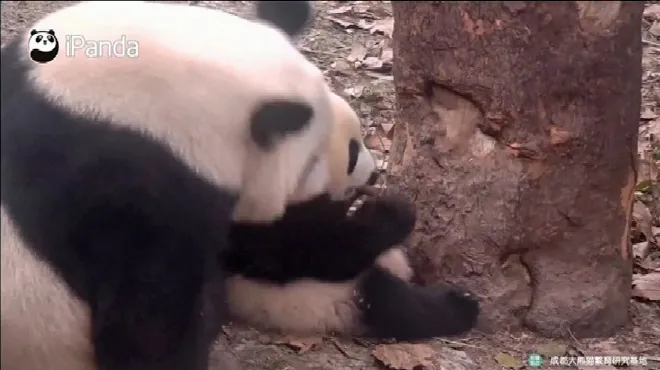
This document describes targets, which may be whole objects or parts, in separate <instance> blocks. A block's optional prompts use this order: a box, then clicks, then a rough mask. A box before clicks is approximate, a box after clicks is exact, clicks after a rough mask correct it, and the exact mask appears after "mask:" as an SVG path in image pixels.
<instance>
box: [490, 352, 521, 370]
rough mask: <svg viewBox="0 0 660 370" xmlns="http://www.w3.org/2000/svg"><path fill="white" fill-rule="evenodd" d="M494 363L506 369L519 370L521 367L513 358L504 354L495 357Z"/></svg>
mask: <svg viewBox="0 0 660 370" xmlns="http://www.w3.org/2000/svg"><path fill="white" fill-rule="evenodd" d="M495 361H497V363H498V364H500V365H501V366H503V367H505V368H507V369H520V368H521V367H522V366H523V365H522V364H521V363H520V361H518V360H516V358H515V357H513V356H511V355H510V354H508V353H504V352H500V353H498V354H497V355H495Z"/></svg>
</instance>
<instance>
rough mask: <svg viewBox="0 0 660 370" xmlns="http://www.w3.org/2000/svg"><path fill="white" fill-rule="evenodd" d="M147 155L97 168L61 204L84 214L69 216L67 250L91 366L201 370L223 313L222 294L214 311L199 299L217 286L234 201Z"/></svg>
mask: <svg viewBox="0 0 660 370" xmlns="http://www.w3.org/2000/svg"><path fill="white" fill-rule="evenodd" d="M148 154H150V153H148ZM148 154H147V155H145V156H144V157H142V158H133V159H132V160H126V159H125V158H123V157H120V156H118V157H119V158H117V159H114V158H107V159H106V158H104V159H101V160H99V161H98V162H93V163H92V164H91V165H90V167H87V168H84V169H80V171H79V172H78V173H79V181H76V182H75V185H72V187H71V188H70V189H69V190H70V193H71V194H74V197H72V198H68V199H63V200H62V201H66V202H68V205H69V206H74V205H75V206H76V207H80V208H79V209H70V210H69V212H71V214H75V215H76V216H75V217H73V216H72V217H71V218H70V220H71V222H72V223H71V227H72V230H74V231H72V232H71V237H70V240H71V243H70V244H69V248H73V249H74V250H75V251H76V258H77V259H80V260H82V262H83V263H82V264H81V265H82V266H84V268H85V270H84V275H81V276H85V279H86V282H85V286H86V288H85V289H86V292H85V294H83V295H84V296H86V300H87V301H88V302H89V305H90V308H91V313H92V340H93V344H94V349H95V356H96V360H97V363H98V366H99V369H101V370H207V369H208V352H209V344H210V338H211V337H212V336H213V334H214V333H211V332H209V330H210V329H209V324H210V323H209V319H211V318H213V319H214V321H216V322H215V323H213V324H214V325H216V327H217V324H218V322H221V321H222V320H223V319H224V318H225V312H226V308H225V306H224V302H225V299H224V298H225V297H224V291H223V290H219V291H217V292H215V291H214V292H213V293H214V294H216V295H218V296H217V297H215V298H214V301H215V302H217V303H216V304H215V305H213V304H209V301H208V300H207V299H209V297H207V296H205V294H208V292H209V289H211V288H212V285H213V284H212V282H213V281H214V279H220V282H222V281H223V280H222V279H223V278H222V276H221V275H220V274H221V273H222V268H221V266H219V265H218V261H217V260H216V258H215V257H216V252H217V250H222V249H225V248H227V246H228V241H227V237H228V230H229V224H230V216H231V214H232V209H233V206H234V204H235V200H236V197H235V196H233V195H232V194H230V193H226V192H223V191H222V190H220V189H218V188H216V187H215V186H212V185H211V184H209V183H207V182H206V181H204V180H202V179H200V178H198V177H197V176H195V175H194V174H192V173H190V172H188V171H186V170H184V169H183V168H181V167H179V166H177V165H175V164H172V163H167V162H164V163H163V162H162V161H161V162H159V161H155V162H152V161H147V160H148V159H154V158H153V157H151V158H150V156H149V155H148ZM141 160H142V161H146V163H145V162H141ZM78 187H80V188H78ZM72 276H73V275H72ZM216 285H217V284H216ZM220 285H222V284H220ZM211 311H213V312H211ZM210 314H213V315H210Z"/></svg>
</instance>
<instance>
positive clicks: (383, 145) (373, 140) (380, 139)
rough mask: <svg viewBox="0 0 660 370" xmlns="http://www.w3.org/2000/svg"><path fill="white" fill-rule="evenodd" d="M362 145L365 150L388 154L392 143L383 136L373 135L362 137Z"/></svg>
mask: <svg viewBox="0 0 660 370" xmlns="http://www.w3.org/2000/svg"><path fill="white" fill-rule="evenodd" d="M364 145H365V146H366V147H367V149H372V150H378V151H381V152H383V153H385V152H389V150H390V148H391V147H392V141H390V140H389V139H387V137H386V136H385V135H379V134H377V133H374V134H369V135H367V136H365V137H364Z"/></svg>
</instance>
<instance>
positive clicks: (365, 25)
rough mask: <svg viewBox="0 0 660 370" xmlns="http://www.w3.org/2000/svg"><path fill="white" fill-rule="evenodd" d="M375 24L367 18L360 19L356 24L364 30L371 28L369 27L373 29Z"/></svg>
mask: <svg viewBox="0 0 660 370" xmlns="http://www.w3.org/2000/svg"><path fill="white" fill-rule="evenodd" d="M374 24H375V22H371V21H369V20H367V19H360V20H359V21H358V22H357V24H356V26H358V28H362V29H363V30H369V29H371V27H373V26H374Z"/></svg>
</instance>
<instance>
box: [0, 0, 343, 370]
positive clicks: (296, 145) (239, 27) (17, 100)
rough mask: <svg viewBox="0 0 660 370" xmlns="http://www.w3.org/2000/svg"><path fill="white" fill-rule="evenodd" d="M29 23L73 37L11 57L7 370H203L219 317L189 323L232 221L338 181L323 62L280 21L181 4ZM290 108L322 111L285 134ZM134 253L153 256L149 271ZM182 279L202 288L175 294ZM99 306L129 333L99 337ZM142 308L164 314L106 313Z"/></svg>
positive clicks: (6, 86)
mask: <svg viewBox="0 0 660 370" xmlns="http://www.w3.org/2000/svg"><path fill="white" fill-rule="evenodd" d="M305 6H306V5H305ZM31 28H32V29H37V30H50V29H52V30H55V32H56V34H57V36H58V37H59V41H60V43H61V44H62V46H63V47H62V48H61V50H60V54H59V55H58V57H57V58H55V59H54V60H53V61H51V62H48V63H42V64H37V63H34V62H32V61H31V60H30V59H29V53H28V44H29V39H30V30H29V29H28V30H27V31H26V32H24V33H23V34H22V35H21V36H20V37H19V38H17V39H15V40H13V41H12V42H10V43H9V44H8V45H7V46H6V47H4V48H3V49H2V59H3V63H2V161H3V164H2V271H1V273H2V278H1V279H0V280H1V286H2V300H1V307H2V312H1V316H2V331H1V335H2V338H1V342H2V346H1V347H2V356H1V366H2V367H3V368H5V369H9V370H14V369H21V370H41V369H57V370H60V369H67V370H94V369H97V366H98V365H99V364H98V362H99V361H102V362H103V364H102V365H101V366H102V367H103V368H122V369H126V370H131V369H143V370H156V369H158V370H160V369H172V368H177V369H178V368H181V369H183V368H186V369H191V370H192V369H194V370H201V369H206V368H207V364H206V362H207V361H208V359H207V358H206V355H207V354H208V352H207V349H204V350H200V349H199V348H202V347H205V346H207V345H208V344H202V343H206V339H208V338H206V337H205V335H206V333H204V335H202V334H201V332H202V331H205V330H206V329H205V328H204V326H205V322H206V321H208V320H210V319H209V318H208V317H207V316H213V313H209V312H203V313H197V314H193V315H192V316H189V315H190V314H191V312H193V311H194V310H202V306H203V303H202V301H204V297H203V295H204V293H200V291H199V289H200V283H202V282H203V281H207V282H206V283H204V285H206V284H207V283H208V284H210V283H209V282H208V280H209V279H212V278H213V276H214V274H215V273H214V272H213V269H214V266H213V264H212V263H211V262H209V261H212V260H213V258H212V256H214V255H215V254H216V253H217V251H216V250H215V248H222V247H223V245H224V240H225V239H224V238H225V237H226V235H225V234H224V233H226V231H227V225H228V223H229V221H230V219H231V218H232V217H236V218H238V219H243V220H246V219H247V220H252V221H261V220H270V219H273V218H276V217H278V216H279V215H280V214H281V213H282V212H283V210H284V207H285V205H286V204H287V203H288V202H291V201H294V200H304V199H305V197H306V196H307V195H313V194H316V193H318V191H320V190H319V189H317V188H316V187H324V186H325V185H324V184H323V182H324V180H323V179H324V176H326V177H325V178H327V173H325V172H324V170H323V169H324V168H327V167H326V165H325V160H326V159H325V158H324V157H323V155H324V153H325V151H326V149H325V146H324V145H325V142H326V141H327V135H328V134H329V132H330V129H331V124H332V111H331V103H330V100H329V97H328V94H327V90H326V89H327V88H326V86H325V83H324V80H323V76H322V74H321V72H320V71H319V70H318V69H317V68H316V67H315V66H314V65H312V64H311V63H310V62H308V61H307V60H306V59H305V58H304V57H303V56H302V55H301V54H300V53H299V52H297V51H296V50H295V48H294V47H293V45H292V44H291V43H290V40H289V36H290V35H287V34H285V33H283V32H281V31H280V30H278V29H276V28H274V27H273V26H271V25H269V24H266V23H254V22H250V21H247V20H244V19H241V18H239V17H236V16H233V15H230V14H227V13H224V12H221V11H218V10H210V9H205V8H200V7H191V6H186V5H181V4H162V3H147V2H139V1H131V2H128V1H126V2H124V1H115V2H83V3H78V4H76V5H73V6H71V7H68V8H65V9H62V10H59V11H56V12H54V13H52V14H50V15H48V16H46V17H44V18H43V19H41V20H40V21H38V22H37V23H36V24H34V25H32V27H31ZM67 35H82V36H84V37H85V38H86V39H87V40H97V41H98V40H110V41H112V40H117V39H120V38H121V37H124V38H126V39H127V40H135V41H137V42H138V43H139V57H137V58H118V57H112V58H109V57H102V58H96V59H94V58H89V57H87V56H86V55H84V52H82V51H78V52H77V53H74V55H67V54H68V52H69V51H70V50H67V45H66V43H67V40H66V36H67ZM26 99H28V100H26ZM269 101H270V102H275V104H272V106H275V108H274V110H270V111H268V112H269V113H271V114H272V113H273V111H275V114H274V115H275V116H276V118H277V117H279V118H281V119H280V120H277V121H276V122H273V123H272V125H270V126H269V125H265V126H264V125H261V126H259V127H256V125H255V124H254V116H251V115H253V114H254V112H255V111H259V109H261V108H263V107H264V105H263V104H265V103H268V102H269ZM279 102H284V104H283V105H286V103H290V102H295V103H292V104H289V105H288V106H292V105H296V107H297V108H301V107H302V108H304V107H309V110H310V111H311V113H312V114H311V119H310V120H309V122H306V123H304V124H302V123H299V125H298V126H296V127H293V128H288V129H287V128H286V127H283V128H280V126H286V125H287V124H288V123H289V122H288V121H287V120H288V118H289V117H288V116H287V115H286V114H282V110H281V109H279V108H281V106H277V104H279ZM272 106H271V107H272ZM302 108H301V109H298V111H302V112H303V113H306V111H305V109H302ZM278 109H279V110H278ZM264 110H267V109H264ZM285 113H286V112H285ZM278 114H279V115H278ZM303 116H304V114H303ZM294 118H296V117H294ZM292 119H293V118H292ZM250 123H252V127H250ZM255 127H256V128H255ZM260 129H261V130H264V131H265V132H256V133H255V130H256V131H258V130H260ZM278 130H280V131H278ZM256 135H261V136H260V138H261V139H267V140H266V141H267V142H266V144H268V145H266V144H264V143H257V142H256V141H255V140H256V139H255V138H256ZM264 135H265V136H264ZM154 139H156V140H154ZM163 143H164V144H165V145H163ZM129 158H132V159H134V161H133V160H129ZM315 159H316V160H315ZM156 161H158V162H156ZM310 166H312V167H311V171H310V172H313V173H314V176H313V178H314V180H315V182H314V183H313V184H310V183H307V178H306V177H305V176H304V172H305V171H309V168H310ZM316 167H319V168H316ZM123 176H125V177H126V179H125V181H124V179H123ZM131 181H132V182H131ZM117 191H121V192H124V193H119V194H115V192H117ZM124 195H125V199H124ZM186 197H189V198H190V199H185V198H186ZM94 199H98V201H97V202H94ZM108 202H110V203H108ZM113 202H114V203H113ZM123 202H126V205H125V204H124V203H123ZM127 205H129V206H128V207H127ZM131 207H132V208H131ZM136 207H137V208H136ZM106 208H107V209H108V210H107V212H110V213H107V212H106V211H104V210H105V209H106ZM232 209H233V211H232ZM103 212H106V213H103ZM113 212H114V213H113ZM115 214H116V216H117V217H112V215H115ZM124 217H137V218H135V219H133V218H126V219H125V218H124ZM104 220H107V221H104ZM136 220H137V221H138V222H137V224H136V223H135V221H136ZM85 225H87V226H89V227H85ZM136 225H137V226H136ZM60 226H61V227H60ZM140 227H141V228H143V229H136V228H140ZM115 228H116V229H117V232H113V230H115ZM139 230H142V232H141V233H139V232H138V231H139ZM97 231H98V232H100V233H101V234H100V236H97V235H95V234H94V233H95V232H97ZM156 231H158V232H159V233H160V232H162V234H163V235H151V234H149V233H151V232H156ZM138 235H142V236H149V237H150V238H147V239H145V240H146V241H147V242H146V244H145V242H144V240H142V239H140V241H138V240H137V239H135V238H137V237H138ZM103 236H105V237H107V238H106V239H104V238H103ZM184 236H185V237H184ZM151 237H153V239H151ZM184 240H185V241H184ZM149 242H151V243H153V244H149ZM88 243H96V244H94V245H90V244H88ZM113 243H115V244H113ZM124 243H129V244H130V245H128V244H124ZM138 244H139V245H140V247H139V248H138ZM74 245H75V246H76V248H80V247H84V248H85V249H84V250H77V251H75V252H74V251H73V248H74ZM97 245H98V249H96V246H97ZM143 245H144V246H143ZM129 246H133V247H134V248H135V249H131V248H129ZM159 248H161V249H162V250H159ZM168 248H169V249H168ZM136 251H141V252H143V254H135V253H137V252H136ZM83 252H84V253H83ZM81 253H83V254H81ZM168 253H169V254H168ZM105 255H107V257H104V256H105ZM133 255H136V256H140V258H142V260H141V261H142V262H145V261H146V262H148V263H149V266H145V267H144V272H142V271H143V270H142V269H141V268H140V267H139V266H137V267H136V266H133V265H132V263H131V262H132V261H130V260H128V259H129V256H133ZM145 256H146V257H145ZM136 258H137V257H136ZM87 260H90V261H91V260H93V261H96V263H100V264H101V265H99V266H98V268H96V267H97V266H96V265H94V266H95V267H91V265H88V264H87V262H85V261H87ZM53 261H58V262H55V263H59V264H60V265H58V266H57V267H56V268H54V266H53V263H54V262H53ZM106 262H107V266H105V265H103V263H106ZM161 262H162V264H160V263H161ZM135 263H137V261H136V262H135ZM119 266H121V268H126V269H127V270H126V272H125V274H124V272H122V273H116V272H117V271H116V269H117V268H119ZM56 270H57V272H56ZM104 273H109V274H110V275H109V276H108V279H110V281H108V282H107V284H106V283H105V282H104V278H103V276H104V275H103V274H104ZM89 274H92V275H93V276H91V275H90V276H88V275H89ZM179 277H185V278H186V279H187V280H186V281H187V282H188V283H186V284H187V285H186V284H183V283H181V284H179V285H176V287H174V286H173V287H170V286H169V284H170V283H171V282H172V281H176V279H177V278H179ZM112 279H118V280H117V281H113V280H112ZM131 279H136V280H135V281H134V284H130V283H128V284H127V281H133V280H131ZM104 284H106V285H107V286H106V285H104ZM140 284H143V285H140ZM150 284H154V285H153V287H152V288H153V289H151V290H149V291H146V290H145V289H147V288H146V287H148V286H151V285H150ZM191 284H194V287H195V288H194V290H187V289H188V288H186V287H188V286H192V285H191ZM122 286H126V288H122V289H138V290H139V289H142V290H141V292H142V293H141V294H137V293H129V292H127V293H126V294H125V295H123V293H122V292H125V290H121V291H119V293H122V294H119V293H118V291H117V289H119V287H122ZM99 287H100V288H99ZM129 287H130V288H129ZM161 287H162V288H161ZM97 288H99V289H102V291H97V290H95V289H97ZM168 289H170V291H168ZM177 289H178V290H177ZM205 289H206V288H203V291H205ZM176 292H183V293H185V294H186V296H185V297H184V296H182V297H180V299H174V297H178V296H177V294H176ZM117 294H119V295H121V297H117ZM159 294H160V295H159ZM200 294H201V295H200ZM85 295H87V298H84V297H83V296H85ZM218 295H220V296H222V295H223V292H222V291H220V292H218ZM156 296H158V297H160V299H161V300H160V301H158V302H159V303H158V304H156V300H155V299H156V298H153V297H156ZM165 297H168V298H167V299H169V301H167V302H168V303H167V304H165V301H163V299H164V298H165ZM86 299H96V300H97V301H95V302H94V304H95V306H97V307H101V309H104V310H105V311H102V314H103V315H105V316H103V317H106V318H107V319H103V317H101V319H100V320H102V321H99V323H105V325H110V326H109V327H110V328H111V329H112V328H114V327H113V326H112V325H111V324H107V322H109V321H107V320H111V319H112V320H115V321H114V322H115V323H119V326H117V328H116V329H113V330H116V331H119V332H121V333H123V335H125V336H124V337H121V336H118V337H116V339H112V338H114V337H113V335H118V334H117V333H115V332H112V333H114V334H112V333H110V334H103V333H106V332H105V331H100V330H101V329H100V328H99V327H97V328H96V329H95V328H94V325H93V323H92V322H90V315H91V311H92V310H91V309H90V302H87V301H86ZM123 302H127V303H126V304H124V303H123ZM130 304H134V305H141V304H142V305H146V306H145V307H147V306H148V307H153V306H157V307H158V308H157V309H156V311H149V310H153V308H144V309H143V310H142V311H140V310H138V309H137V307H138V306H135V307H136V309H135V310H133V309H128V308H127V307H124V308H121V310H120V311H121V312H119V313H117V312H114V311H111V310H110V309H108V308H107V307H120V306H122V305H124V306H126V305H130ZM218 307H219V310H220V311H219V312H218V313H217V315H219V316H220V317H222V316H223V312H221V311H222V309H223V305H222V304H219V305H218ZM191 310H192V311H191ZM134 311H135V312H136V313H135V316H130V315H131V314H132V313H133V312H134ZM100 312H101V311H100ZM147 312H151V314H147ZM122 315H123V316H122ZM127 315H128V316H127ZM152 317H153V321H151V320H152ZM175 317H177V318H180V320H181V321H180V322H176V323H174V322H173V321H167V320H174V319H173V318H175ZM129 319H130V320H133V321H131V322H132V324H129V323H128V321H126V320H129ZM103 320H105V321H103ZM122 320H124V321H122ZM158 320H161V321H158ZM163 323H166V325H163ZM170 324H172V325H170ZM174 324H176V325H174ZM165 327H167V328H168V329H167V330H164V328H165ZM104 328H105V327H104ZM159 328H160V330H159ZM103 330H105V329H103ZM121 330H124V331H123V332H122V331H121ZM127 330H128V331H129V332H130V331H131V330H133V334H134V335H132V336H131V335H126V333H127V332H126V331H127ZM209 330H210V329H209ZM179 331H180V332H179ZM93 333H94V334H93ZM101 334H103V335H105V336H103V335H101ZM184 334H185V335H184ZM100 335H101V336H102V337H103V338H105V339H103V340H105V341H106V343H111V344H106V345H105V347H104V348H103V349H102V350H101V351H99V348H98V347H96V349H94V345H92V344H91V343H90V341H93V340H101V339H99V338H100ZM210 335H212V333H211V334H210ZM202 337H204V338H202ZM108 338H111V339H108ZM146 339H149V340H146ZM113 340H114V342H113ZM108 341H109V342H108ZM175 343H178V344H175ZM113 345H116V346H123V347H122V348H119V349H118V347H117V348H112V346H113ZM172 346H174V347H172ZM166 348H167V349H166ZM129 350H130V351H133V352H132V353H129ZM113 351H114V352H113ZM118 354H119V355H118ZM159 356H164V357H163V358H160V359H159ZM120 357H121V358H120ZM99 358H103V360H100V359H99Z"/></svg>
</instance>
